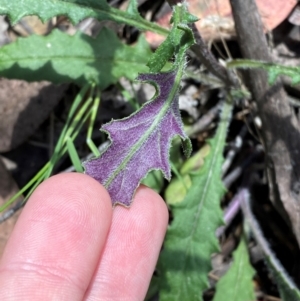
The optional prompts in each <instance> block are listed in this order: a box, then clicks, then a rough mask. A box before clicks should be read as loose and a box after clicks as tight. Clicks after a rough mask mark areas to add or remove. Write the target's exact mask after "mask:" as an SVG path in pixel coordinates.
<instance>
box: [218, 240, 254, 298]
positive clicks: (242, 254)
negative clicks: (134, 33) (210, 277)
mask: <svg viewBox="0 0 300 301" xmlns="http://www.w3.org/2000/svg"><path fill="white" fill-rule="evenodd" d="M254 274H255V271H254V269H253V268H252V266H251V264H250V262H249V255H248V250H247V245H246V242H245V239H244V238H242V240H241V241H240V243H239V246H238V248H237V249H236V251H235V252H234V253H233V263H232V265H231V267H230V268H229V270H228V271H227V273H226V274H225V275H224V276H223V277H222V278H221V279H220V280H219V281H218V283H217V287H216V289H217V291H216V294H215V296H214V299H213V301H223V300H230V301H254V300H255V294H254V286H253V281H252V278H253V276H254Z"/></svg>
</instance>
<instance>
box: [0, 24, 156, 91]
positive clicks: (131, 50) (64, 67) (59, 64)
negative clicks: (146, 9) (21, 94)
mask: <svg viewBox="0 0 300 301" xmlns="http://www.w3.org/2000/svg"><path fill="white" fill-rule="evenodd" d="M150 54H151V51H150V49H149V47H148V46H147V44H146V43H145V42H144V41H143V40H142V39H140V41H139V43H138V45H137V46H136V47H130V46H127V45H124V44H122V43H121V42H120V40H119V39H118V37H117V36H116V35H115V34H114V33H113V32H112V31H111V30H109V29H106V28H103V29H102V30H101V32H100V33H99V35H98V37H97V38H96V39H94V38H91V37H89V36H87V35H85V34H82V33H76V34H75V35H74V36H69V35H67V34H65V33H63V32H61V31H58V30H54V31H53V32H52V33H51V34H50V35H48V36H46V37H43V36H37V35H33V36H30V37H28V38H20V39H18V40H17V41H16V42H15V43H12V44H9V45H7V46H4V47H2V48H0V75H1V76H3V77H7V78H13V79H24V80H27V81H40V80H48V81H51V82H53V83H63V82H76V83H77V84H78V85H83V84H85V83H86V82H91V81H92V82H95V83H96V84H97V85H99V87H100V89H104V88H106V87H107V86H109V85H110V84H113V83H115V82H117V81H118V80H119V78H120V77H121V76H124V77H127V78H129V79H131V80H134V79H135V78H136V77H137V75H138V73H139V72H146V71H147V69H148V68H147V67H146V66H145V64H146V62H147V58H148V57H149V55H150Z"/></svg>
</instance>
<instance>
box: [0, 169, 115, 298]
mask: <svg viewBox="0 0 300 301" xmlns="http://www.w3.org/2000/svg"><path fill="white" fill-rule="evenodd" d="M111 217H112V209H111V201H110V198H109V195H108V194H107V192H106V190H105V189H104V188H103V187H102V186H101V185H100V184H99V183H98V182H96V181H95V180H94V179H92V178H90V177H89V176H87V175H83V174H76V173H69V174H61V175H57V176H54V177H52V178H50V179H48V180H47V181H45V182H44V183H43V184H41V185H40V186H39V187H38V188H37V189H36V191H35V192H34V193H33V195H32V196H31V198H30V200H29V201H28V204H26V206H25V208H24V210H23V212H22V214H21V216H20V218H19V220H18V222H17V224H16V226H15V229H14V231H13V233H12V235H11V238H10V239H9V241H8V244H7V247H6V249H5V251H4V255H3V257H2V259H1V262H0V283H1V286H0V296H1V298H2V300H33V301H34V300H43V301H44V300H72V301H73V300H74V301H76V300H82V297H83V295H84V293H85V291H86V289H87V287H88V285H89V282H90V280H91V278H92V276H93V273H94V270H95V267H96V266H97V262H98V261H99V256H100V254H101V251H102V248H103V247H104V245H105V241H106V238H107V234H108V231H109V227H110V224H111Z"/></svg>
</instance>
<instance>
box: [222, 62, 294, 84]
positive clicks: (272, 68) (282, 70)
mask: <svg viewBox="0 0 300 301" xmlns="http://www.w3.org/2000/svg"><path fill="white" fill-rule="evenodd" d="M227 67H229V68H243V69H254V68H261V69H264V70H266V71H267V72H268V79H269V83H270V84H271V85H273V84H274V83H275V81H276V80H277V78H278V76H280V75H286V76H288V77H290V78H291V80H292V84H293V85H296V84H299V83H300V68H299V67H291V66H283V65H279V64H273V63H267V62H262V61H255V60H232V61H230V62H228V63H227Z"/></svg>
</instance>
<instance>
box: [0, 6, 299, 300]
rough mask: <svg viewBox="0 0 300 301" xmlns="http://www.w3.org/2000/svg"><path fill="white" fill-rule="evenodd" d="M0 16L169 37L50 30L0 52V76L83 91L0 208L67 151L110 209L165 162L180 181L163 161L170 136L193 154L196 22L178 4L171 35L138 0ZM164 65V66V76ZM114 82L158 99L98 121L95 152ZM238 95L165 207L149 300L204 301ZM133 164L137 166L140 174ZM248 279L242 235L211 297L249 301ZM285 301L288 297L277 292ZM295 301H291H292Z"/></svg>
mask: <svg viewBox="0 0 300 301" xmlns="http://www.w3.org/2000/svg"><path fill="white" fill-rule="evenodd" d="M0 14H5V15H8V17H9V18H10V20H11V22H12V24H14V23H16V22H18V21H19V20H20V19H21V18H22V17H24V16H26V15H37V16H38V17H39V18H40V19H41V20H43V21H45V20H48V19H49V18H52V17H54V16H58V15H65V16H67V17H68V18H69V19H70V20H71V21H72V22H73V23H74V24H76V23H78V22H79V21H81V20H82V19H83V18H87V17H93V18H96V19H98V20H100V21H102V20H112V21H115V22H119V23H124V24H127V25H131V26H135V27H136V28H138V29H139V30H150V31H153V32H156V33H159V34H161V35H164V36H166V39H165V41H164V42H163V43H162V44H161V45H160V47H159V48H158V49H157V50H156V52H154V53H153V54H152V52H151V50H150V48H149V46H148V45H147V43H146V42H145V40H144V38H143V36H141V37H140V39H139V40H138V42H137V44H136V45H135V46H132V47H131V46H127V45H125V44H124V43H122V42H121V41H120V40H119V39H118V37H117V36H116V35H115V34H114V33H113V32H112V31H110V30H108V29H106V28H104V29H102V31H101V32H100V33H99V35H98V36H97V37H96V38H95V39H93V38H90V37H88V36H87V35H85V34H82V33H77V34H75V35H74V36H69V35H67V34H65V33H62V32H60V31H57V30H55V31H53V32H52V33H51V34H49V35H48V36H45V37H44V36H31V37H28V38H21V39H19V40H17V41H16V42H14V43H12V44H10V45H7V46H4V47H2V48H0V75H1V76H4V77H7V78H17V79H24V80H27V81H37V80H48V81H51V82H53V83H65V82H73V83H76V84H77V85H78V86H80V87H81V90H80V92H79V94H78V96H77V97H76V98H75V100H74V102H73V104H72V107H71V109H70V111H69V114H68V119H67V122H66V124H65V126H64V128H63V130H62V132H61V135H60V137H59V139H58V142H57V144H56V147H55V149H54V153H53V156H52V158H51V159H50V161H49V162H48V163H47V164H46V165H45V166H44V167H43V168H42V169H41V170H40V171H39V172H38V174H37V175H36V176H35V177H34V178H33V179H32V180H31V181H30V182H29V183H28V184H27V185H26V186H25V187H23V188H22V189H21V190H20V192H19V193H18V194H17V195H16V196H14V197H13V198H12V199H11V200H9V201H8V202H7V203H6V204H5V205H4V206H2V207H1V208H0V209H1V210H4V209H6V208H7V207H8V206H9V205H11V204H12V203H13V202H14V201H15V200H16V198H17V197H18V196H20V195H22V194H25V195H26V197H25V200H26V199H27V198H28V197H29V196H30V194H31V193H32V192H33V190H34V189H35V188H36V187H37V186H38V185H39V184H40V183H41V182H42V181H44V180H45V179H47V178H48V177H50V176H51V174H52V173H53V169H54V167H55V165H56V164H57V163H58V161H59V160H60V159H61V157H62V156H63V155H65V154H66V153H69V155H70V158H71V160H72V163H73V164H74V166H75V168H76V170H77V171H78V172H83V171H84V169H85V172H86V173H87V174H89V175H91V176H92V177H94V178H95V179H97V180H98V181H99V182H100V183H102V184H103V185H104V186H105V187H106V188H107V190H108V191H109V193H110V195H111V198H112V201H113V204H112V205H116V204H122V205H125V206H130V204H131V202H132V198H133V195H134V193H135V190H136V188H137V187H138V185H139V184H140V183H141V181H142V180H145V179H144V178H145V177H146V176H147V175H148V173H149V172H153V171H155V172H157V170H161V171H162V173H163V175H164V176H165V178H167V179H170V177H171V166H172V169H173V171H175V173H177V174H178V175H179V177H180V174H179V173H178V172H177V169H176V166H175V165H174V164H170V162H169V160H170V159H169V157H170V155H169V153H170V150H169V149H170V146H171V142H172V139H173V138H174V137H175V136H176V135H177V136H179V137H180V138H181V139H182V141H183V148H184V152H185V154H186V156H187V157H188V156H189V155H190V154H191V143H190V139H189V137H188V135H187V134H186V133H185V132H184V129H183V128H184V127H183V123H182V120H181V116H180V112H179V106H178V94H179V92H180V85H181V79H182V77H183V75H184V72H185V68H186V65H187V62H186V53H187V51H188V50H189V49H190V47H191V46H192V45H194V44H195V39H194V35H193V31H192V30H191V28H190V25H191V24H192V23H193V22H195V21H196V18H195V17H194V16H192V15H191V14H190V13H189V12H188V10H187V6H186V5H185V4H184V3H183V4H182V3H179V4H177V5H174V6H173V17H172V20H171V22H172V29H171V30H170V31H168V30H166V29H164V28H162V27H160V26H158V25H156V24H155V23H151V22H149V21H146V20H145V19H143V18H142V17H141V16H140V15H139V13H138V10H137V3H136V0H131V1H129V6H128V8H127V10H126V11H121V10H118V9H116V8H112V7H110V6H109V5H108V4H107V3H106V2H105V1H104V0H100V1H99V0H89V1H87V0H86V1H85V0H56V1H54V0H46V1H36V0H23V1H21V2H18V1H11V0H2V1H1V6H0ZM149 56H150V59H149V60H148V57H149ZM166 64H167V65H168V66H171V67H169V69H168V70H167V71H162V70H163V68H164V67H165V66H166ZM227 66H228V67H230V68H239V67H247V68H256V67H259V68H264V69H266V70H267V71H268V72H269V74H270V80H271V81H272V82H273V81H274V80H275V79H276V77H277V76H278V75H279V74H282V73H284V74H287V75H290V76H292V78H293V81H294V83H296V82H299V81H300V80H299V75H298V72H296V71H298V70H294V69H291V68H287V67H282V68H281V67H278V66H276V65H271V64H265V63H262V62H251V61H233V62H230V63H228V65H227ZM121 77H126V78H127V79H129V80H131V81H132V80H134V79H136V78H137V79H138V80H140V81H142V82H149V83H151V84H153V85H154V86H155V87H156V95H155V97H154V98H153V99H152V100H149V102H147V103H146V104H145V105H144V106H143V107H142V108H141V109H140V110H138V111H137V112H135V113H134V114H132V115H131V116H129V117H126V118H125V119H123V120H118V121H112V122H110V123H108V124H106V125H104V126H103V127H102V130H103V131H104V132H105V133H107V134H108V136H109V139H110V145H109V146H108V147H107V148H106V149H105V150H104V151H102V152H99V150H98V148H97V146H96V145H95V144H94V143H93V141H92V139H91V137H92V131H93V126H94V121H95V118H96V113H97V111H98V107H99V103H100V99H101V91H103V90H104V89H105V88H107V87H108V86H109V85H111V84H116V83H117V82H118V81H119V79H120V78H121ZM237 92H239V91H237V90H236V89H235V90H232V91H230V89H228V91H226V93H227V96H226V99H225V101H224V103H223V107H222V109H221V113H220V121H219V125H218V128H217V130H216V133H215V135H214V137H213V138H212V139H211V140H209V141H208V144H209V146H210V148H209V153H208V155H207V156H206V157H205V162H204V164H203V166H202V167H201V168H200V170H197V171H195V172H193V173H191V174H190V175H189V176H190V180H191V184H190V186H189V188H188V191H187V192H186V194H185V197H184V199H183V200H181V201H180V202H176V203H174V204H173V205H172V206H171V210H172V216H173V218H174V220H173V221H172V223H171V225H170V227H169V229H168V232H167V236H166V240H165V244H164V248H163V251H162V253H161V256H160V259H159V264H158V267H157V275H156V276H155V277H154V278H153V281H152V286H151V287H150V290H149V295H150V292H151V293H159V296H160V300H162V301H163V300H166V301H167V300H172V301H173V300H178V301H182V300H187V301H189V300H193V301H194V300H203V297H202V295H203V292H204V291H205V290H206V289H207V288H209V281H208V273H209V272H210V270H211V255H212V254H213V253H215V252H218V250H219V246H218V240H217V237H216V235H215V232H216V230H217V228H218V227H220V226H221V225H222V224H223V212H222V210H221V208H220V200H221V198H222V197H223V195H224V193H225V188H224V186H223V183H222V178H221V175H222V163H223V151H224V147H225V142H226V137H227V130H228V126H229V123H230V120H231V114H232V109H233V106H234V101H235V99H236V97H240V95H242V94H241V93H237ZM87 121H89V125H88V130H87V140H86V141H87V144H88V146H89V147H90V149H91V152H92V153H93V154H94V156H95V157H96V158H94V159H92V160H88V161H86V162H84V164H83V166H84V169H83V167H82V165H81V160H80V159H79V157H78V154H77V152H76V148H75V146H74V140H75V139H76V137H77V135H78V133H79V131H81V129H82V127H83V125H84V124H85V123H86V122H87ZM124 137H125V138H126V139H125V138H124ZM137 165H138V166H139V167H140V168H139V169H138V171H137V170H136V166H137ZM150 175H152V176H153V175H154V173H150ZM156 176H157V174H155V176H154V177H156ZM158 176H160V174H159V175H158ZM146 179H148V180H149V178H146ZM124 183H125V185H123V184H124ZM183 185H185V184H184V183H183ZM121 188H122V189H121ZM270 254H271V253H268V254H267V256H268V260H269V261H270V262H271V264H270V265H271V266H273V269H274V270H275V273H277V274H278V275H279V276H280V275H282V273H281V271H280V270H279V269H278V268H277V267H276V265H272V256H273V255H272V254H271V255H270ZM270 257H271V259H270ZM241 267H242V268H241ZM252 277H253V269H252V267H251V264H250V261H249V255H248V251H247V244H246V236H243V238H242V240H241V242H240V244H239V247H238V248H237V250H236V251H235V253H234V259H233V264H232V266H231V268H230V269H229V271H228V272H227V274H225V276H224V277H223V278H221V280H220V281H219V283H218V285H217V287H216V289H217V291H216V294H215V297H214V299H213V300H215V301H222V300H224V301H227V300H234V301H235V300H236V301H238V300H239V301H253V300H254V287H253V283H252ZM279 278H280V277H279ZM282 279H283V280H282ZM285 279H286V278H284V277H281V278H280V285H281V286H283V287H284V288H285V289H284V291H285V292H286V291H289V290H292V291H293V293H292V295H293V296H299V292H298V290H297V289H296V288H295V286H291V282H286V281H285ZM224 298H225V299H224ZM282 298H283V300H288V299H286V298H285V297H284V296H282ZM295 298H296V299H293V300H299V299H297V297H295ZM290 300H291V299H290ZM290 300H289V301H290Z"/></svg>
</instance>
